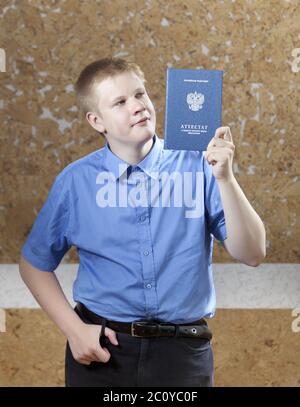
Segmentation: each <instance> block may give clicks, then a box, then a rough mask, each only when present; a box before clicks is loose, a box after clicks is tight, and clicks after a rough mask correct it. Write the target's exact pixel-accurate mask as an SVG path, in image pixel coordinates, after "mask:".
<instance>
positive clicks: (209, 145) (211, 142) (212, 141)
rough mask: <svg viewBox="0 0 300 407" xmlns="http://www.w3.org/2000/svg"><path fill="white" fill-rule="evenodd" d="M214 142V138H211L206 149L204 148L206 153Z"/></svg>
mask: <svg viewBox="0 0 300 407" xmlns="http://www.w3.org/2000/svg"><path fill="white" fill-rule="evenodd" d="M215 142H216V139H215V137H213V138H212V139H211V140H210V142H209V143H208V146H207V148H206V151H208V150H209V149H210V148H212V147H213V145H214V143H215Z"/></svg>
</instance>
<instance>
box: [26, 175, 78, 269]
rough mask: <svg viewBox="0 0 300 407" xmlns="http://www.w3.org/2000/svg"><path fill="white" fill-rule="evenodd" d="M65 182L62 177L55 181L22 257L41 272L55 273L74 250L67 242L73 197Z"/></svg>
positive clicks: (59, 176) (28, 238)
mask: <svg viewBox="0 0 300 407" xmlns="http://www.w3.org/2000/svg"><path fill="white" fill-rule="evenodd" d="M64 178H65V177H63V176H62V173H61V174H59V175H58V176H57V177H56V179H55V181H54V183H53V185H52V187H51V189H50V191H49V194H48V197H47V200H46V202H45V203H44V206H43V207H42V209H41V210H40V212H39V214H38V216H37V218H36V220H35V222H34V224H33V226H32V229H31V231H30V233H29V235H28V237H27V240H26V242H25V244H24V246H23V247H22V251H21V253H22V256H23V257H24V258H25V259H26V260H27V261H28V262H29V263H30V264H32V265H33V266H34V267H36V268H38V269H39V270H41V271H54V270H55V269H56V268H57V266H58V265H59V263H60V261H61V259H62V258H63V256H64V254H65V253H66V252H67V251H68V250H69V249H70V247H71V244H70V241H69V239H68V221H69V211H70V205H69V197H70V193H69V191H68V189H67V187H66V182H65V180H64Z"/></svg>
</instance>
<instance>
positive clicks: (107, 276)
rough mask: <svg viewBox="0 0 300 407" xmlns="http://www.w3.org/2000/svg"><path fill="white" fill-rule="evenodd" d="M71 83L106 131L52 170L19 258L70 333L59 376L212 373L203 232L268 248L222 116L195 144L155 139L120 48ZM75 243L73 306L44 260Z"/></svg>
mask: <svg viewBox="0 0 300 407" xmlns="http://www.w3.org/2000/svg"><path fill="white" fill-rule="evenodd" d="M76 92H77V97H78V101H79V103H80V106H81V108H82V110H83V112H84V114H85V117H86V119H87V121H88V122H89V124H90V125H91V126H92V127H93V128H94V129H96V130H97V131H98V132H100V133H101V134H102V135H103V136H104V137H105V138H106V144H105V147H103V148H101V149H100V150H97V151H95V152H92V153H90V154H88V155H87V156H85V157H83V158H81V159H79V160H77V161H75V162H73V163H71V164H69V165H68V166H67V167H66V168H65V169H64V170H63V171H62V172H61V173H60V174H59V175H58V176H57V177H56V179H55V182H54V184H53V186H52V188H51V191H50V193H49V195H48V198H47V201H46V203H45V205H44V206H43V208H42V209H41V211H40V213H39V215H38V217H37V219H36V221H35V223H34V225H33V228H32V230H31V232H30V235H29V237H28V239H27V241H26V243H25V245H24V247H23V249H22V257H21V263H20V273H21V276H22V278H23V280H24V281H25V283H26V284H27V286H28V287H29V289H30V290H31V292H32V294H33V295H34V296H35V298H36V299H37V301H38V302H39V304H40V305H41V307H42V308H43V309H44V310H45V312H46V313H47V314H48V315H49V317H50V318H51V319H52V320H53V321H54V322H55V323H56V324H57V325H58V327H59V328H60V329H61V330H62V332H63V333H64V334H65V335H66V337H67V339H68V340H67V348H66V385H67V386H132V387H133V386H138V387H139V386H212V385H213V354H212V349H211V346H210V340H211V333H210V331H209V329H208V326H207V322H206V320H205V319H204V318H210V317H212V316H213V315H214V312H215V295H214V287H213V279H212V266H211V260H212V259H211V256H212V248H213V237H212V236H211V234H213V235H214V236H215V237H216V238H217V239H218V240H220V241H222V242H223V244H224V245H225V248H226V249H227V250H228V252H229V253H230V254H231V255H232V256H233V257H234V258H236V259H237V260H239V261H241V262H243V263H246V264H248V265H251V266H257V265H258V264H259V263H260V262H261V261H262V259H263V258H264V256H265V230H264V226H263V223H262V221H261V220H260V218H259V216H258V215H257V213H256V212H255V211H254V209H253V208H252V207H251V205H250V204H249V202H248V201H247V199H246V197H245V195H244V194H243V192H242V190H241V189H240V187H239V185H238V183H237V182H236V180H235V178H234V176H233V173H232V159H233V153H234V145H233V143H232V137H231V133H230V129H229V128H228V127H221V128H219V129H217V131H216V134H215V137H214V138H213V139H212V140H211V142H210V144H209V146H208V149H207V151H206V153H205V155H204V154H202V153H201V152H191V151H168V150H164V149H163V140H161V139H159V138H158V137H157V135H156V134H155V125H156V116H155V110H154V107H153V104H152V102H151V100H150V98H149V96H148V94H147V91H146V89H145V78H144V75H143V72H142V71H141V69H140V68H139V67H138V66H137V65H136V64H134V63H132V62H128V61H125V60H122V59H114V58H107V59H102V60H99V61H95V62H94V63H92V64H90V65H88V66H87V67H86V68H85V69H84V70H83V71H82V72H81V74H80V76H79V78H78V80H77V83H76ZM209 164H211V165H212V167H211V166H210V165H209ZM195 196H196V199H193V197H195ZM225 221H226V222H225ZM225 239H226V240H225ZM225 242H226V243H225ZM72 245H74V246H76V247H77V250H78V255H79V258H80V262H79V270H78V275H77V278H76V281H75V283H74V290H73V294H74V300H75V301H76V302H77V306H76V308H75V310H73V309H72V307H71V306H70V304H69V303H68V301H67V300H66V298H65V296H64V294H63V292H62V290H61V288H60V285H59V283H58V281H57V279H56V277H55V274H54V273H53V271H54V270H55V269H56V267H57V266H58V265H59V263H60V261H61V259H62V257H63V256H64V254H65V253H66V252H67V250H68V249H69V248H70V247H71V246H72ZM139 321H140V322H139ZM99 337H100V340H99Z"/></svg>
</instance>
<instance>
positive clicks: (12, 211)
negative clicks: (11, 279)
mask: <svg viewBox="0 0 300 407" xmlns="http://www.w3.org/2000/svg"><path fill="white" fill-rule="evenodd" d="M299 21H300V3H299V1H298V0H295V1H293V0H291V1H285V0H270V1H264V0H257V1H254V0H253V1H251V0H247V1H246V0H245V1H244V0H236V1H234V0H232V1H229V0H228V1H225V0H224V1H204V0H203V1H200V0H180V1H160V0H140V1H136V0H127V1H122V0H116V1H106V0H101V1H100V0H99V1H96V0H95V1H90V0H89V1H88V0H83V1H75V0H65V1H64V0H59V1H58V0H57V1H55V0H53V1H45V0H31V1H29V0H28V1H25V0H15V1H14V0H9V1H4V0H1V1H0V48H1V49H2V50H4V51H5V56H6V71H5V72H0V92H1V94H0V126H1V133H0V143H1V161H0V162H1V168H0V170H1V198H0V200H1V201H0V210H1V218H0V219H1V220H0V222H1V223H0V230H1V232H0V233H1V237H0V259H1V263H16V262H17V261H18V258H19V252H20V248H21V246H22V244H23V243H24V241H25V239H26V236H27V234H28V232H29V230H30V228H31V226H32V223H33V222H34V219H35V218H36V215H37V213H38V211H39V210H40V208H41V206H42V204H43V202H44V201H45V199H46V196H47V192H48V190H49V188H50V186H51V184H52V182H53V180H54V177H55V176H56V175H57V173H58V172H59V171H60V170H62V169H63V168H64V167H65V166H66V165H67V164H68V163H70V162H71V161H74V160H76V159H77V158H79V157H82V156H83V155H85V154H87V153H89V152H91V151H93V150H96V149H99V148H100V147H102V146H103V141H102V138H101V137H100V136H99V135H98V134H97V133H96V132H95V131H94V130H93V129H92V128H91V127H89V125H88V123H87V122H86V121H85V120H84V119H83V118H82V117H81V116H80V115H79V113H78V109H77V106H76V100H75V94H74V82H75V81H76V79H77V77H78V75H79V73H80V71H81V70H82V69H83V68H84V66H86V65H87V64H88V63H90V62H92V61H94V60H96V59H99V58H102V57H106V56H116V57H117V56H118V57H123V58H130V59H132V60H134V61H135V62H137V63H138V64H139V65H140V66H141V68H142V69H143V70H144V72H145V75H146V78H147V81H148V82H147V86H148V92H149V95H150V97H151V98H152V101H153V103H154V105H155V108H156V112H157V133H158V135H159V136H160V137H162V138H163V136H164V134H163V121H164V103H165V77H166V68H167V67H168V66H172V67H175V68H200V69H201V68H203V69H222V70H224V87H223V125H229V126H230V127H231V130H232V135H233V139H234V143H235V145H236V153H235V158H234V173H235V176H236V178H237V180H238V182H239V183H240V185H241V187H242V188H243V190H244V191H245V193H246V196H247V197H248V199H249V201H250V202H251V204H252V205H253V207H254V208H255V210H256V211H257V212H258V214H259V215H260V216H261V218H262V219H263V221H264V223H265V225H266V230H267V258H266V262H270V263H283V262H284V263H298V262H299V257H300V249H299V205H298V201H299V189H300V188H299V187H300V179H299V168H300V165H299V164H300V159H299V137H298V133H299V130H298V129H299V125H300V115H299V88H300V72H298V70H299V69H298V67H299V66H300V63H298V62H297V58H296V56H295V55H297V48H300V30H299ZM295 50H296V51H295ZM293 52H294V53H293ZM295 53H296V54H295ZM1 55H3V52H2V54H1ZM297 64H298V65H297ZM64 261H66V262H75V261H77V257H76V253H75V251H74V250H71V251H70V252H69V253H68V255H67V256H65V259H64ZM214 261H216V262H224V263H226V262H229V261H232V259H230V258H229V256H228V255H227V253H225V251H224V250H223V249H222V248H221V247H220V245H219V244H216V245H215V253H214Z"/></svg>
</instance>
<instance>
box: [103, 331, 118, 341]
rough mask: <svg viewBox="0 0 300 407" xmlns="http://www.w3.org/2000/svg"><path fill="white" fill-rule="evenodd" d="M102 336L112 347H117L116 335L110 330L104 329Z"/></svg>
mask: <svg viewBox="0 0 300 407" xmlns="http://www.w3.org/2000/svg"><path fill="white" fill-rule="evenodd" d="M104 335H105V336H106V337H107V338H108V339H109V340H110V342H111V343H112V344H113V345H119V342H118V339H117V334H116V332H115V331H113V330H112V329H110V328H105V330H104Z"/></svg>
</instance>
